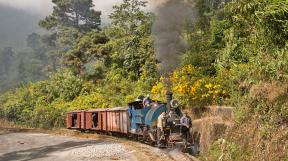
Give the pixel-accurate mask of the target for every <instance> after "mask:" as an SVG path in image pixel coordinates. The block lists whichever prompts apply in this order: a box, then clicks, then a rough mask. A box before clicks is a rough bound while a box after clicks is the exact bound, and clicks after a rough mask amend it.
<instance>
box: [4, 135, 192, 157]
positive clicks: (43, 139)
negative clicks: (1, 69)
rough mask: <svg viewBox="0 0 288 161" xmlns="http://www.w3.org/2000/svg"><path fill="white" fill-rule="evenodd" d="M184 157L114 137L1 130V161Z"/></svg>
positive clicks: (176, 153)
mask: <svg viewBox="0 0 288 161" xmlns="http://www.w3.org/2000/svg"><path fill="white" fill-rule="evenodd" d="M10 160H21V161H22V160H33V161H40V160H41V161H58V160H61V161H82V160H83V161H84V160H85V161H89V160H91V161H92V160H93V161H94V160H96V161H97V160H101V161H109V160H122V161H147V160H153V161H173V160H179V161H182V160H183V161H186V160H191V158H189V157H187V156H185V155H183V154H181V153H178V152H177V151H175V150H173V151H167V150H161V149H158V148H154V147H151V146H148V145H144V144H141V143H137V142H133V141H129V140H125V139H118V138H113V137H100V138H98V139H97V138H93V139H92V138H91V139H89V138H78V137H71V136H69V137H68V136H55V135H51V134H44V133H31V132H28V133H27V132H14V131H3V130H0V161H10Z"/></svg>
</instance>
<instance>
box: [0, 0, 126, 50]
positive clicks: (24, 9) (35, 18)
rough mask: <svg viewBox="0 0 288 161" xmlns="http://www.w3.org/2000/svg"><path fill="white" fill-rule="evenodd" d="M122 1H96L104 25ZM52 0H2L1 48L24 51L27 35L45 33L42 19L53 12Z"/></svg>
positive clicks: (0, 6) (0, 16) (0, 20)
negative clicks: (42, 28)
mask: <svg viewBox="0 0 288 161" xmlns="http://www.w3.org/2000/svg"><path fill="white" fill-rule="evenodd" d="M121 2H122V0H94V4H95V9H96V10H99V11H101V12H102V17H101V18H102V24H103V25H105V24H107V23H109V19H108V15H109V14H110V13H111V11H112V6H113V5H115V4H118V3H121ZM52 8H53V4H52V2H51V0H0V48H1V47H7V46H12V47H13V48H17V49H22V48H24V47H25V46H26V43H25V40H26V38H27V35H29V34H31V33H33V32H43V30H41V29H40V28H39V26H38V22H39V20H40V19H42V18H44V17H45V16H47V15H49V14H50V13H51V12H52Z"/></svg>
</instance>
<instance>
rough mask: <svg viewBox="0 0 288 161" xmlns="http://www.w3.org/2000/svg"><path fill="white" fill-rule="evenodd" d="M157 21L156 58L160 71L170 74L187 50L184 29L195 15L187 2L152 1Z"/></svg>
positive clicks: (154, 27)
mask: <svg viewBox="0 0 288 161" xmlns="http://www.w3.org/2000/svg"><path fill="white" fill-rule="evenodd" d="M150 2H151V3H152V5H153V7H154V10H155V11H154V13H155V14H156V20H155V22H154V24H153V27H152V32H153V35H154V37H155V50H156V58H157V60H158V61H160V68H159V71H160V72H161V73H162V74H168V73H169V72H171V71H172V70H173V69H175V68H176V67H177V66H178V64H179V62H180V59H181V55H182V53H184V52H185V50H186V48H187V44H186V42H185V41H184V40H183V39H182V37H181V33H182V30H183V27H184V26H185V24H186V23H187V22H188V23H189V22H192V20H193V17H194V13H193V12H192V9H191V7H190V6H189V4H188V3H187V2H186V0H150Z"/></svg>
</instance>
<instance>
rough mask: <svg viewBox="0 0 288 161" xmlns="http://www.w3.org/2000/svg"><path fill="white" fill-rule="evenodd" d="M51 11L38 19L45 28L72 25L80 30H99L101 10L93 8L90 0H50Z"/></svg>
mask: <svg viewBox="0 0 288 161" xmlns="http://www.w3.org/2000/svg"><path fill="white" fill-rule="evenodd" d="M52 2H53V3H54V4H55V6H54V8H53V13H52V14H51V15H50V16H47V17H46V18H45V19H44V20H42V21H40V23H39V25H40V26H41V27H43V28H45V29H47V30H53V29H59V28H60V29H61V28H62V27H73V28H76V29H79V30H81V31H91V30H99V26H100V23H101V21H100V15H101V12H99V11H95V10H94V9H93V7H94V5H93V1H92V0H52Z"/></svg>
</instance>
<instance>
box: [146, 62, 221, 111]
mask: <svg viewBox="0 0 288 161" xmlns="http://www.w3.org/2000/svg"><path fill="white" fill-rule="evenodd" d="M198 71H199V70H197V69H196V68H194V67H193V66H192V65H187V66H185V67H183V68H180V69H176V70H175V71H173V72H172V73H171V74H170V76H169V77H168V78H166V79H167V80H165V78H163V77H161V78H160V80H159V81H158V82H157V83H156V84H155V85H154V86H153V87H152V91H151V95H152V97H153V99H156V100H161V101H165V94H166V91H167V89H169V90H170V91H172V92H173V94H174V98H177V99H178V100H180V102H181V103H182V104H183V105H186V106H189V107H203V106H205V105H208V104H213V103H219V101H221V100H222V98H223V96H224V95H225V90H223V89H222V88H221V86H220V85H219V84H217V83H216V81H215V80H214V79H211V78H210V77H205V76H203V75H202V74H201V73H200V72H198ZM168 84H169V85H170V87H169V88H167V87H168V86H169V85H168Z"/></svg>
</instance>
